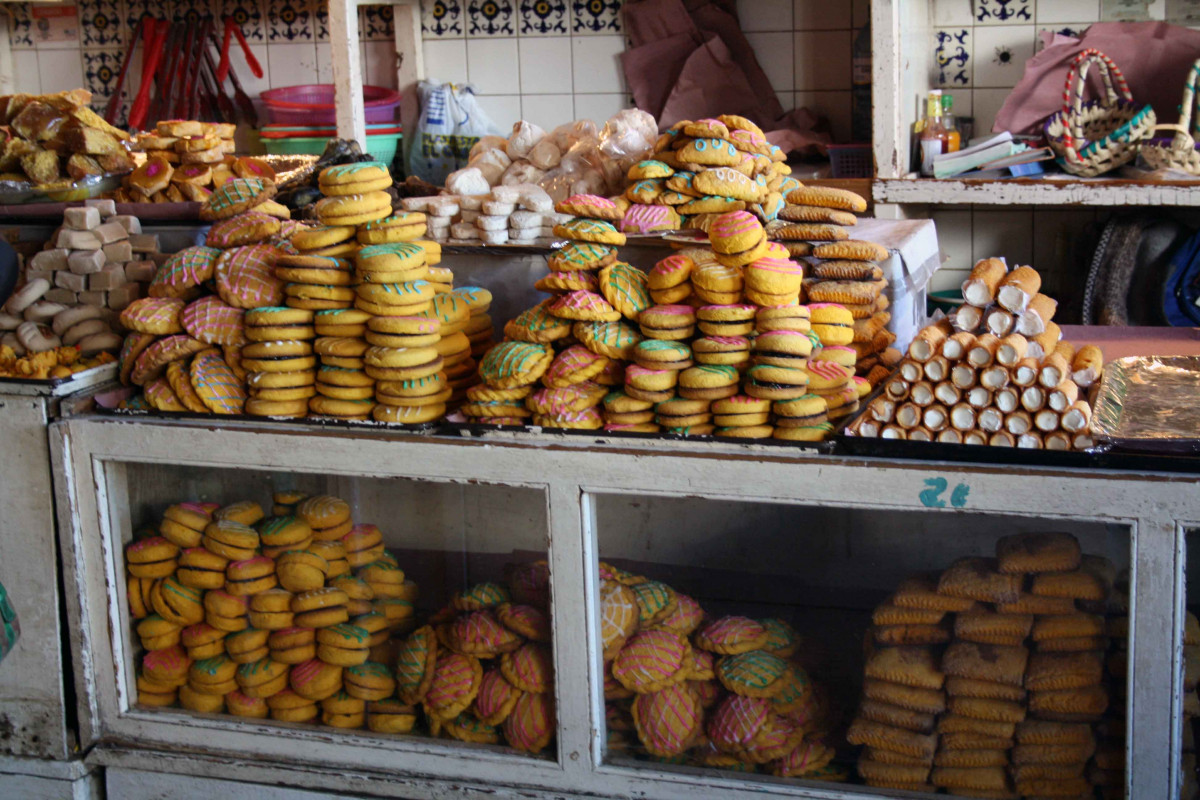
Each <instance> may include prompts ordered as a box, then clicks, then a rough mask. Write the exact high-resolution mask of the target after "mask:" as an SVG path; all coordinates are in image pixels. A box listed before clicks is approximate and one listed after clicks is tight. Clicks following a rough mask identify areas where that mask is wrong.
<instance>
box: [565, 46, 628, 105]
mask: <svg viewBox="0 0 1200 800" xmlns="http://www.w3.org/2000/svg"><path fill="white" fill-rule="evenodd" d="M623 52H625V38H624V37H622V36H576V37H574V38H573V39H572V40H571V60H572V64H573V68H574V73H575V77H574V81H575V93H576V94H580V93H588V94H595V93H600V94H613V93H617V92H622V93H623V92H624V91H625V71H624V69H622V67H621V58H620V56H621V53H623Z"/></svg>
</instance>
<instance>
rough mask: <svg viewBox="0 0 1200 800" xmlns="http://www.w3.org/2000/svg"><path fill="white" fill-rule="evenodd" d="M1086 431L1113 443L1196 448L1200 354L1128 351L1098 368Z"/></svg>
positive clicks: (1199, 424)
mask: <svg viewBox="0 0 1200 800" xmlns="http://www.w3.org/2000/svg"><path fill="white" fill-rule="evenodd" d="M1092 434H1093V435H1094V436H1096V437H1097V438H1098V439H1100V440H1102V441H1104V442H1106V443H1109V444H1112V445H1113V446H1115V447H1121V448H1125V449H1134V450H1156V451H1160V452H1173V453H1181V454H1182V453H1197V452H1200V356H1131V357H1129V358H1121V359H1118V360H1116V361H1113V362H1112V363H1110V364H1109V365H1108V366H1106V367H1105V368H1104V378H1103V379H1102V380H1101V382H1100V389H1099V391H1098V393H1097V396H1096V401H1095V403H1094V404H1093V411H1092Z"/></svg>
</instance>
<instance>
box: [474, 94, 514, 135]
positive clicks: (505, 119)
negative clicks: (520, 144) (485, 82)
mask: <svg viewBox="0 0 1200 800" xmlns="http://www.w3.org/2000/svg"><path fill="white" fill-rule="evenodd" d="M475 102H476V103H477V104H478V105H479V108H481V109H482V110H483V113H484V114H486V115H487V117H488V119H490V120H491V121H492V124H493V125H495V126H496V131H497V133H499V134H501V135H503V136H507V135H508V134H509V132H510V131H511V130H512V126H513V125H515V124H516V123H518V122H520V121H521V95H519V94H491V95H487V94H477V95H475Z"/></svg>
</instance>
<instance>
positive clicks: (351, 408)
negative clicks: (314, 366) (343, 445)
mask: <svg viewBox="0 0 1200 800" xmlns="http://www.w3.org/2000/svg"><path fill="white" fill-rule="evenodd" d="M370 319H371V315H370V314H368V313H367V312H365V311H362V310H360V309H357V308H342V309H325V310H322V311H317V312H316V313H315V315H314V317H313V328H314V331H315V333H316V336H317V338H316V340H315V341H314V342H313V350H314V351H315V352H316V356H317V358H318V359H319V360H320V363H321V366H320V368H319V369H318V370H317V375H316V384H315V387H316V396H314V397H312V398H311V399H310V400H309V412H310V414H312V415H314V416H335V417H343V418H353V419H369V418H370V414H371V411H372V410H373V409H374V399H375V379H374V378H372V377H371V376H370V375H368V374H367V373H366V361H365V360H364V356H365V355H366V352H367V348H368V347H369V346H370V345H369V344H368V342H367V339H366V336H367V322H368V321H369V320H370Z"/></svg>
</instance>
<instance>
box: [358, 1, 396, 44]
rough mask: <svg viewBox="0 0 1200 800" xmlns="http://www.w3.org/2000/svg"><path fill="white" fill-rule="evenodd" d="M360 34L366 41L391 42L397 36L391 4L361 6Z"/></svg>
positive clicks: (359, 16) (359, 11) (359, 17)
mask: <svg viewBox="0 0 1200 800" xmlns="http://www.w3.org/2000/svg"><path fill="white" fill-rule="evenodd" d="M358 36H359V38H360V39H362V40H363V41H364V42H390V41H393V40H394V39H395V38H396V30H395V27H394V23H393V19H392V7H391V6H361V7H360V8H359V9H358Z"/></svg>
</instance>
